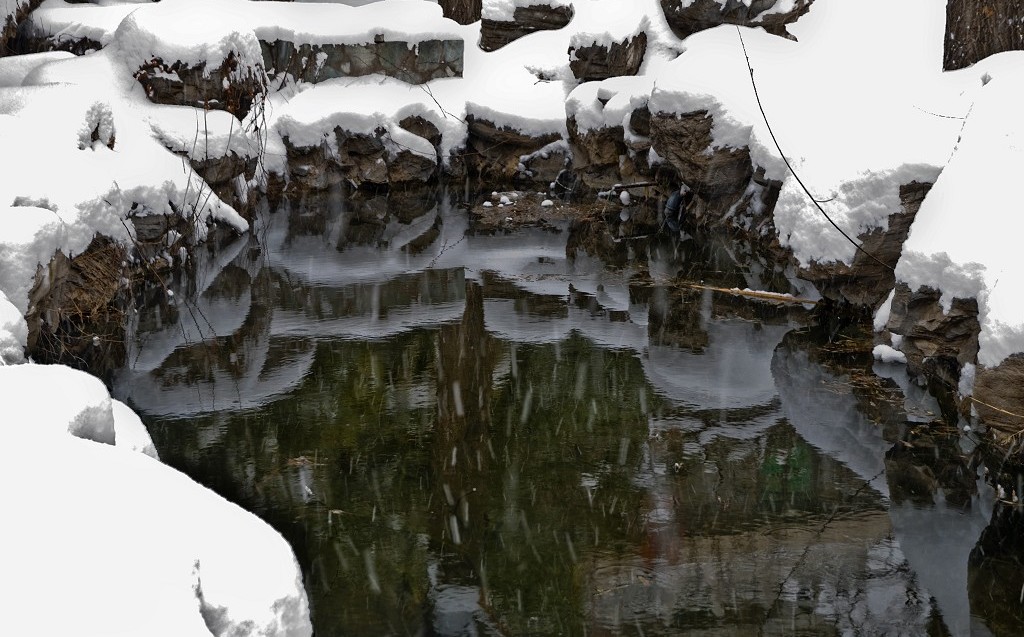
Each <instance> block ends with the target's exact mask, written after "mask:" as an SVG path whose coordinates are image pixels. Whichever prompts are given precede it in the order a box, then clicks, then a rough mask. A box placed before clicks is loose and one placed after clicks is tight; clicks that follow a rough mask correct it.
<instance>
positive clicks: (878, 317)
mask: <svg viewBox="0 0 1024 637" xmlns="http://www.w3.org/2000/svg"><path fill="white" fill-rule="evenodd" d="M895 296H896V288H893V289H891V290H889V296H887V297H886V299H885V300H884V301H882V304H881V305H879V306H878V310H876V311H875V318H874V321H873V322H872V327H874V329H875V331H876V332H881V331H882V330H884V329H885V326H886V325H888V323H889V316H890V315H891V314H892V300H893V297H895Z"/></svg>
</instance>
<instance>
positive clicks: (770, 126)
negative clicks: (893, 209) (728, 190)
mask: <svg viewBox="0 0 1024 637" xmlns="http://www.w3.org/2000/svg"><path fill="white" fill-rule="evenodd" d="M736 35H738V36H739V37H740V46H742V47H743V58H744V59H745V60H746V61H747V70H748V71H750V85H751V86H752V87H754V98H755V99H757V108H758V109H759V110H760V111H761V117H762V118H763V119H764V125H765V126H767V127H768V133H769V134H770V135H771V136H772V141H773V142H775V148H776V150H778V151H779V156H780V157H782V161H784V162H786V168H789V172H790V173H791V174H792V175H793V178H794V179H796V183H798V184H800V188H802V189H803V191H804V193H805V194H806V195H807V197H808V198H809V199H810V200H811V201H812V202H813V203H814V207H815V208H817V209H818V211H819V212H820V213H821V214H822V215H823V216H824V217H825V218H826V219H828V222H829V223H830V224H832V227H833V228H835V229H836V230H838V231H839V234H841V235H843V237H845V238H846V240H847V241H849V242H850V243H852V244H853V246H854V247H855V248H857V249H858V250H860V251H861V252H863V253H864V254H866V255H868V256H869V257H871V258H872V259H873V260H875V261H876V262H877V263H878V264H879V265H881V266H882V267H884V268H885V269H886V270H893V269H894V268H893V267H892V266H891V265H889V264H888V263H885V262H884V261H882V260H881V259H879V258H878V257H876V256H875V255H873V254H871V253H870V252H868V251H867V250H865V249H864V247H863V246H862V245H861V244H859V243H857V242H856V241H854V240H853V239H852V238H851V237H850V235H848V234H846V232H845V231H844V230H843V229H842V228H840V227H839V226H838V225H836V222H835V221H832V217H830V216H828V213H827V212H825V209H824V208H822V207H821V204H819V203H818V200H817V199H815V198H814V195H812V194H811V191H810V190H808V189H807V186H805V185H804V182H803V181H802V180H801V179H800V175H798V174H796V171H795V170H793V166H792V165H791V164H790V163H789V160H788V159H786V154H785V153H783V152H782V147H781V146H780V145H779V140H777V139H776V138H775V131H773V130H772V125H771V124H769V123H768V115H766V114H765V112H764V106H762V105H761V95H760V94H759V93H758V92H757V83H756V82H754V67H752V66H751V65H750V56H749V55H748V54H747V44H746V42H744V41H743V33H742V32H741V31H740V28H739V26H737V27H736Z"/></svg>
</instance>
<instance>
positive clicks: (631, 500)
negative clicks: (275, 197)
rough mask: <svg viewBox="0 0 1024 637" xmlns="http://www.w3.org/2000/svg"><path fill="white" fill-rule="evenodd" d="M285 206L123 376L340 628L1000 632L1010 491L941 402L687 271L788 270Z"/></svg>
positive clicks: (152, 315)
mask: <svg viewBox="0 0 1024 637" xmlns="http://www.w3.org/2000/svg"><path fill="white" fill-rule="evenodd" d="M265 222H266V223H265V225H264V227H263V228H261V229H260V230H259V231H258V232H256V233H254V235H253V237H252V238H244V239H240V240H238V241H236V242H235V243H233V244H231V245H230V246H227V247H226V248H224V249H222V250H221V251H219V252H218V253H217V254H216V255H215V256H210V257H209V258H208V259H207V261H206V262H204V263H202V264H200V265H199V275H198V276H197V283H196V285H195V289H194V290H192V291H191V292H192V294H191V299H192V300H191V301H190V302H189V303H187V304H185V303H183V304H181V305H178V306H172V307H171V308H169V309H168V308H164V311H163V313H162V314H161V312H159V311H158V310H159V308H153V309H152V310H151V311H150V312H149V313H146V314H143V315H142V316H140V318H139V322H138V325H137V327H136V331H137V341H138V342H137V348H138V349H137V351H136V352H135V353H134V357H133V359H132V360H133V363H132V364H131V365H130V366H129V367H128V368H127V369H125V370H123V372H122V374H121V377H120V379H119V381H118V383H117V387H116V391H117V392H118V394H119V395H120V396H122V397H125V398H127V399H128V400H129V401H130V402H131V403H132V405H133V406H134V407H136V409H138V410H139V411H141V412H142V413H144V414H145V415H146V416H147V418H148V421H149V423H150V426H151V431H152V433H153V434H154V438H155V440H156V442H157V446H158V448H159V450H160V453H161V457H162V458H164V459H166V461H168V462H170V463H172V464H175V465H177V466H179V467H181V468H182V469H183V470H184V471H186V472H188V473H189V474H190V475H193V476H195V477H196V478H197V479H199V480H201V481H203V482H204V483H206V484H208V485H210V486H211V487H213V488H214V489H217V490H218V491H219V492H221V493H222V494H224V495H225V496H226V497H228V498H230V499H232V500H234V501H237V502H239V503H241V504H243V505H244V506H245V507H247V508H249V509H251V510H254V511H256V512H257V513H258V514H259V515H261V516H263V517H264V518H265V519H267V520H268V521H270V522H271V523H272V524H274V525H275V526H276V527H277V528H279V529H280V530H281V531H282V533H284V534H285V536H286V537H287V538H288V539H289V540H290V541H291V543H292V545H293V546H294V548H295V550H296V554H297V555H298V557H299V559H300V562H301V564H302V566H303V570H304V574H305V578H306V584H307V587H308V588H309V589H310V595H311V601H312V604H313V612H314V615H315V618H314V621H315V624H316V627H317V634H320V635H377V634H437V635H473V634H480V635H521V634H537V635H547V634H591V635H605V634H645V635H655V634H666V635H667V634H680V633H686V634H707V635H726V634H729V635H732V634H795V633H805V634H847V633H849V634H883V633H900V634H926V633H927V634H946V633H948V632H951V633H953V634H960V633H964V632H967V631H974V633H975V634H986V632H987V630H988V629H987V628H986V626H989V627H995V626H997V625H1000V624H999V622H998V621H996V620H994V619H992V617H993V615H992V613H990V612H986V613H984V614H982V618H981V619H979V618H978V617H972V615H971V612H972V609H973V608H975V607H976V606H977V605H978V604H979V602H977V601H976V598H977V597H978V595H980V594H981V593H980V592H981V591H984V592H985V594H989V592H988V591H989V589H990V588H991V585H990V584H987V583H985V582H991V581H994V580H992V579H988V580H985V579H984V578H985V577H986V576H987V574H988V573H990V572H991V571H992V570H993V569H996V568H1002V567H1001V566H995V564H996V562H994V561H993V560H991V559H989V560H985V559H984V558H983V557H979V551H980V547H981V546H982V545H979V548H978V549H974V547H975V543H976V541H977V539H978V536H979V534H980V533H981V529H982V528H983V527H984V525H985V522H986V521H987V520H988V516H989V512H990V507H991V503H986V502H985V501H984V500H985V499H984V498H983V497H982V496H980V495H979V494H978V490H977V489H976V487H975V478H974V474H973V473H972V472H971V471H969V470H968V465H967V464H966V463H965V462H964V461H963V460H961V453H960V450H959V447H958V445H960V444H961V441H960V440H959V438H958V437H957V436H956V435H955V434H954V435H951V434H949V430H948V429H947V430H943V431H946V434H943V435H939V434H936V433H934V431H935V430H933V428H930V427H931V425H930V423H931V420H932V419H933V418H930V417H928V416H927V414H928V413H929V412H930V411H931V410H934V409H936V408H935V407H934V406H933V405H931V404H929V403H928V398H927V396H926V395H921V394H920V392H918V391H917V390H916V389H915V388H914V387H913V386H912V385H910V384H908V383H906V380H905V378H901V377H900V374H902V372H901V371H898V370H897V371H893V370H888V371H886V370H879V371H880V372H885V374H887V375H888V376H891V377H892V380H884V382H883V381H878V382H879V383H881V385H880V387H882V389H884V391H882V392H881V397H880V393H879V391H875V392H869V391H865V390H863V388H862V387H861V386H860V385H857V384H855V383H851V380H850V376H849V372H848V371H847V370H845V369H844V368H842V367H841V366H836V365H834V364H832V363H831V362H830V361H829V360H827V359H823V358H822V357H821V356H819V351H818V348H817V346H816V345H815V344H814V342H815V341H814V339H813V337H812V336H810V335H809V334H807V333H805V332H804V331H800V330H798V329H797V328H799V326H800V323H801V322H802V321H803V316H804V315H803V311H802V310H800V309H799V308H792V307H776V306H770V305H766V304H763V303H753V302H749V301H744V300H737V299H735V298H732V297H729V296H721V295H718V294H714V293H712V292H710V291H708V290H706V289H700V288H693V287H686V286H682V285H679V284H678V282H676V281H675V280H674V279H673V277H675V275H676V274H677V273H678V272H680V271H682V272H685V273H688V275H690V276H692V275H694V274H695V273H696V274H697V275H698V277H697V278H699V279H704V280H705V281H706V282H708V283H709V284H713V285H715V286H718V287H741V288H743V287H755V286H756V287H765V286H771V287H774V288H775V289H780V286H781V285H783V284H782V283H780V282H779V281H778V280H775V279H778V275H777V273H772V274H771V277H773V279H772V280H766V279H765V276H764V275H763V272H764V271H765V270H763V269H759V268H757V267H754V266H748V267H744V268H737V267H736V266H735V264H733V265H732V266H731V267H725V266H724V265H719V266H715V267H709V268H706V269H705V270H701V271H699V272H698V271H697V265H696V264H697V263H705V264H706V263H726V262H727V261H728V260H727V259H724V258H723V257H722V256H721V253H720V252H712V253H711V254H706V253H705V254H701V255H700V257H699V259H698V257H695V256H693V255H691V256H690V257H688V258H685V259H683V258H682V257H681V256H680V255H682V254H684V253H686V252H687V251H689V252H691V253H699V252H701V250H700V249H698V247H697V246H695V245H694V244H693V243H692V242H691V243H688V244H684V246H682V249H681V246H678V245H672V244H665V243H659V242H658V241H656V240H641V241H634V242H631V243H628V244H623V243H622V242H615V241H609V242H606V243H608V244H609V245H610V246H612V249H614V251H615V255H616V256H615V263H616V267H615V268H609V267H607V266H606V265H605V261H604V260H603V259H602V258H601V256H599V255H594V254H588V253H587V252H586V251H585V250H584V249H583V248H582V247H581V246H583V245H597V244H599V243H600V242H597V241H589V242H586V241H580V240H575V241H572V242H570V244H571V245H573V246H575V247H574V248H573V249H572V250H569V251H568V252H569V256H567V249H566V245H567V237H566V234H567V233H566V232H564V231H563V232H553V231H551V230H550V229H548V230H542V229H528V230H521V231H517V232H515V233H513V234H493V235H482V234H477V233H474V232H473V229H472V227H471V226H470V224H469V222H468V220H467V218H466V216H465V215H464V214H462V213H460V212H458V211H456V210H453V209H452V208H450V207H449V206H447V205H445V204H442V205H438V206H435V207H431V206H422V205H420V206H419V207H409V206H399V207H397V208H396V206H395V205H394V202H392V203H391V204H390V205H389V203H388V201H387V200H380V199H376V200H375V199H371V200H368V201H361V202H355V203H353V202H346V201H345V200H344V198H343V197H342V196H341V195H340V193H334V194H332V195H331V196H329V197H327V199H326V200H323V201H312V202H304V203H300V204H298V205H295V206H292V207H290V208H288V209H286V210H283V211H280V212H278V213H275V214H273V215H267V216H266V219H265ZM563 230H564V228H563ZM576 231H577V232H578V231H579V229H576ZM596 251H597V252H599V250H596ZM716 255H717V256H716ZM716 259H718V261H716ZM780 291H789V290H786V289H784V288H782V289H780ZM794 330H797V331H794ZM862 367H863V365H862ZM873 378H876V379H877V378H878V377H877V376H873ZM901 383H902V389H901V387H900V384H901ZM931 413H936V412H935V411H931ZM940 429H941V428H940ZM940 458H941V460H940ZM1000 546H1005V542H1004V543H1003V544H1000ZM972 549H974V550H975V553H974V554H971V551H972ZM969 556H970V560H969V559H968V558H969ZM969 564H970V568H969ZM999 564H1002V562H1001V563H999ZM969 572H970V574H971V577H972V580H971V581H972V587H971V597H970V599H969V597H968V581H967V580H968V574H969ZM1014 581H1015V580H1014ZM1007 597H1012V595H1009V593H1007ZM1009 601H1010V600H1007V603H1008V602H1009ZM972 604H974V605H972ZM976 614H980V613H976Z"/></svg>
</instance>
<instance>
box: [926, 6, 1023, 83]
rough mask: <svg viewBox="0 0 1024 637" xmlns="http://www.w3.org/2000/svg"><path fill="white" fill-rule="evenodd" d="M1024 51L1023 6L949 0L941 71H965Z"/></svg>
mask: <svg viewBox="0 0 1024 637" xmlns="http://www.w3.org/2000/svg"><path fill="white" fill-rule="evenodd" d="M1019 50H1024V4H1021V3H1020V2H1018V1H1017V0H987V1H986V2H978V1H977V0H948V1H947V2H946V39H945V46H944V50H943V56H942V68H943V69H944V70H946V71H952V70H955V69H962V68H964V67H966V66H970V65H972V64H974V63H975V62H978V61H979V60H982V59H984V58H986V57H988V56H990V55H994V54H996V53H1001V52H1003V51H1019Z"/></svg>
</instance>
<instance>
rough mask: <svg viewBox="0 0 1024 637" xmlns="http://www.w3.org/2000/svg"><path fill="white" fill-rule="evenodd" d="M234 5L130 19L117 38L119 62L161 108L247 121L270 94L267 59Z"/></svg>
mask: <svg viewBox="0 0 1024 637" xmlns="http://www.w3.org/2000/svg"><path fill="white" fill-rule="evenodd" d="M238 9H240V7H239V6H238V5H236V4H233V3H232V4H228V3H211V2H193V1H192V0H176V1H174V2H161V3H159V4H153V5H147V6H145V7H143V8H141V9H139V10H137V11H133V12H131V13H129V14H128V15H127V16H126V17H125V18H124V20H122V21H121V23H120V24H119V25H118V27H117V31H116V32H115V33H114V37H113V46H114V47H115V49H116V51H117V53H118V59H119V60H120V61H121V62H122V63H123V64H125V65H126V66H127V69H128V72H129V73H130V74H131V75H132V76H134V77H135V79H137V80H138V81H139V83H140V84H142V86H143V88H144V89H145V92H146V96H147V97H148V98H149V99H150V100H151V101H153V102H155V103H157V104H182V105H188V106H199V107H203V108H213V109H223V110H226V111H228V112H230V113H233V114H234V115H236V116H238V117H239V118H243V117H245V115H246V114H247V113H248V112H249V109H250V108H252V106H253V103H254V102H258V101H259V100H260V99H261V96H262V95H263V94H264V93H265V92H266V90H267V81H268V80H267V76H266V72H265V71H264V68H263V54H262V51H261V49H260V43H259V40H258V39H257V38H256V34H255V33H254V32H253V30H252V27H251V26H249V25H246V24H245V23H244V22H243V23H242V24H241V25H239V24H238V20H237V16H238V13H237V11H238Z"/></svg>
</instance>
